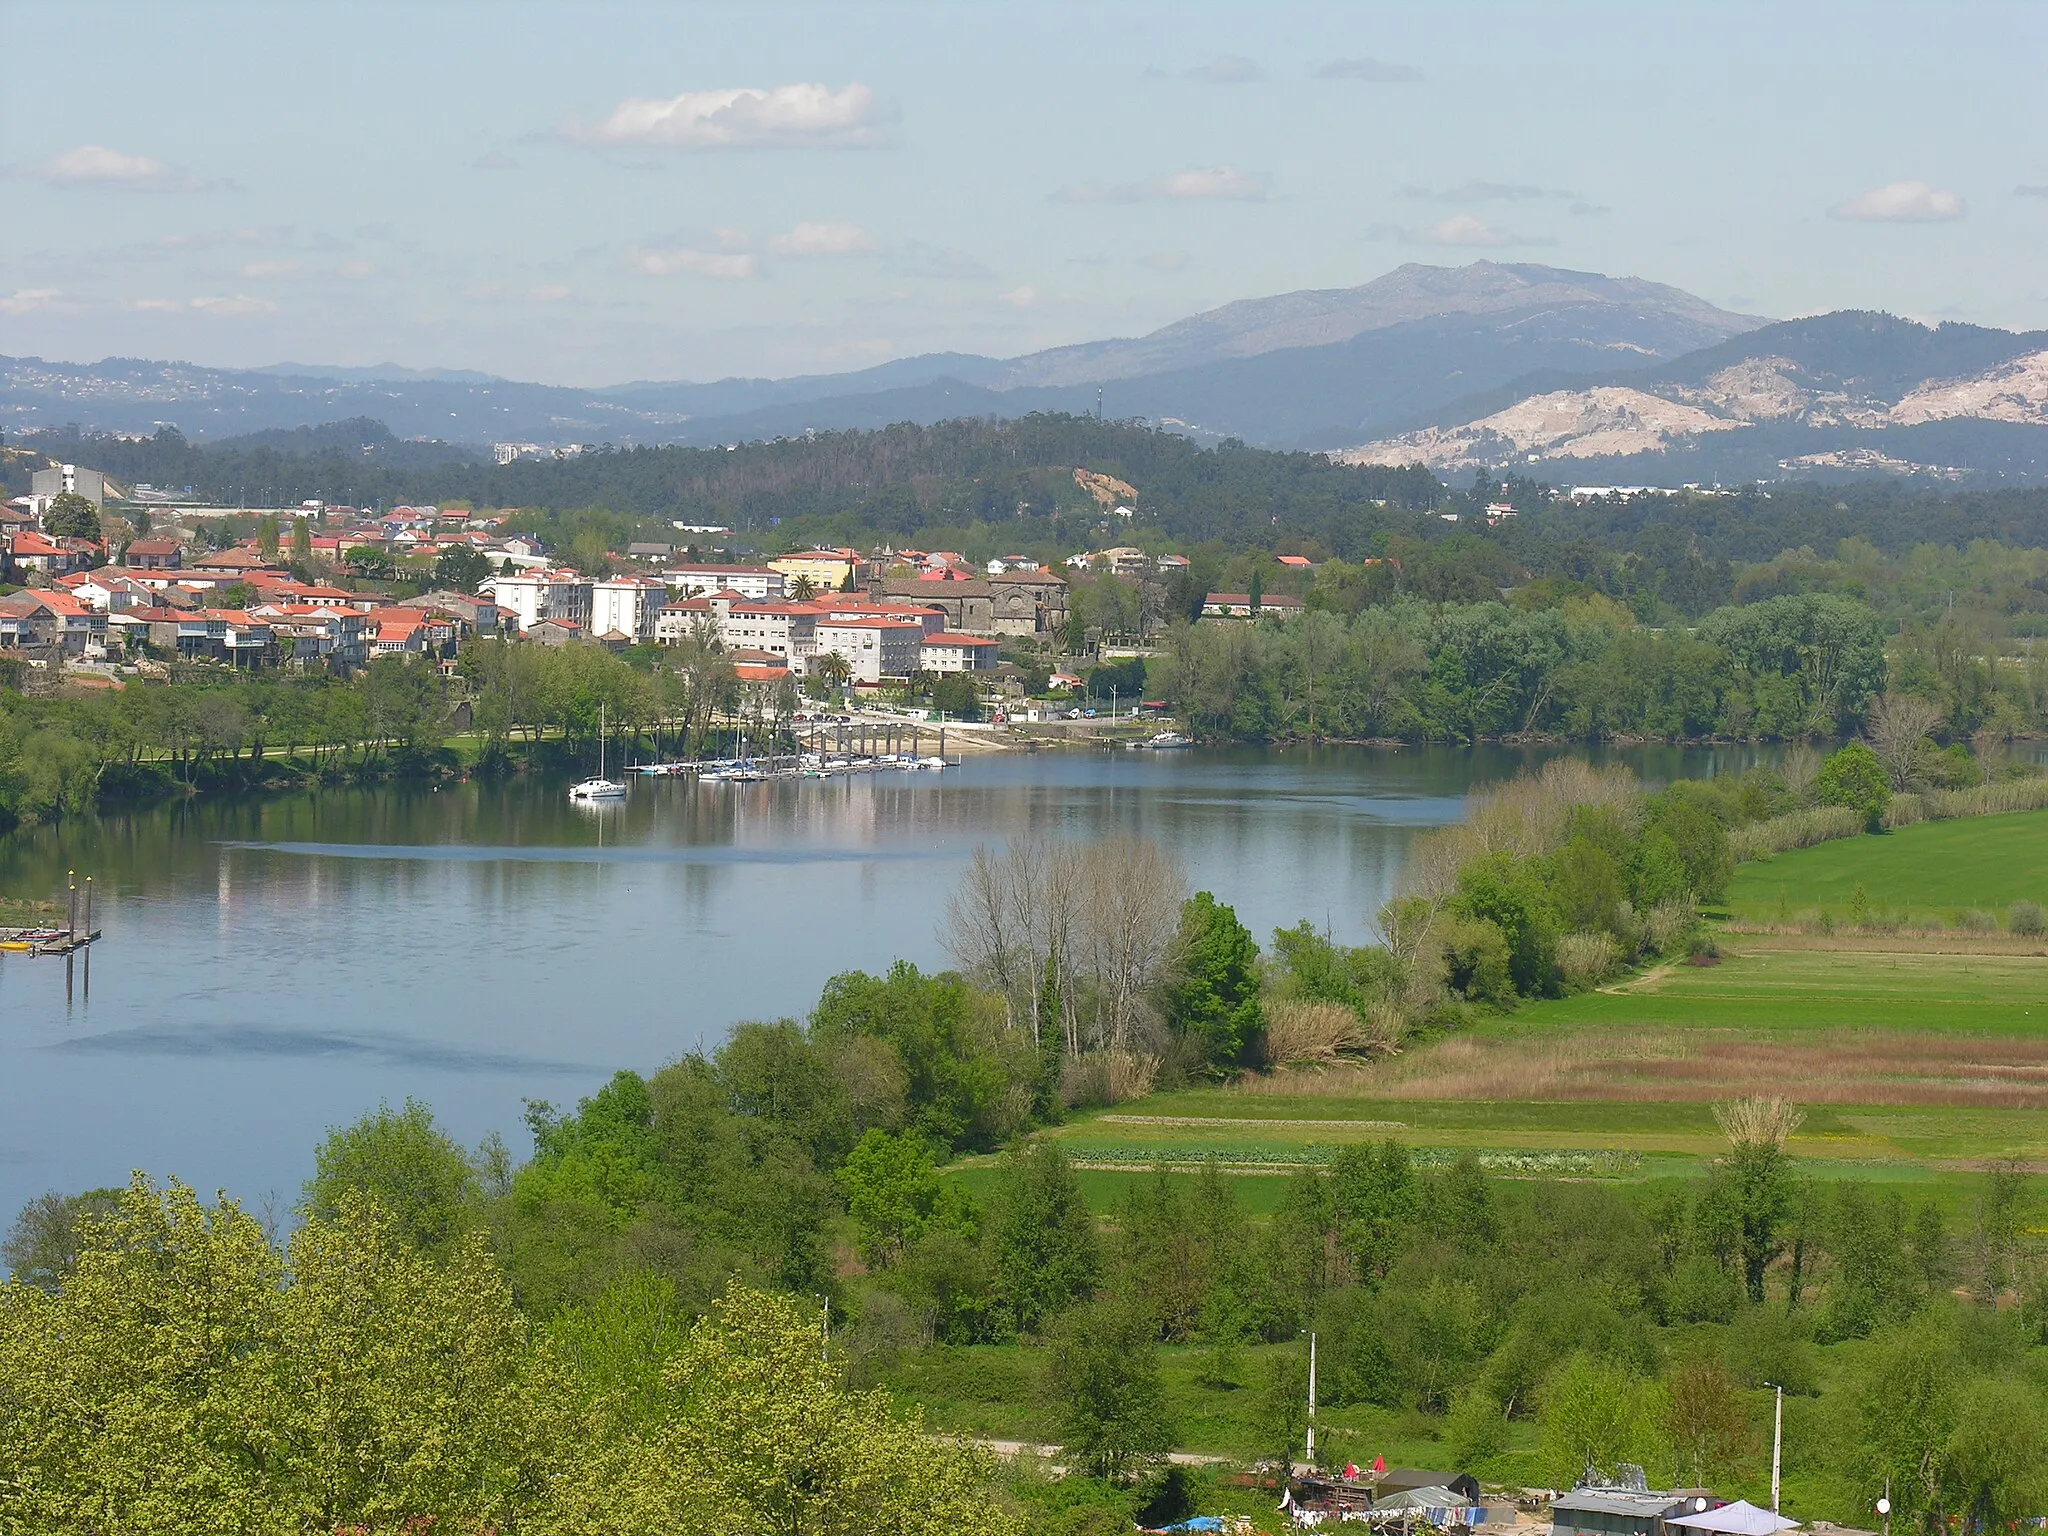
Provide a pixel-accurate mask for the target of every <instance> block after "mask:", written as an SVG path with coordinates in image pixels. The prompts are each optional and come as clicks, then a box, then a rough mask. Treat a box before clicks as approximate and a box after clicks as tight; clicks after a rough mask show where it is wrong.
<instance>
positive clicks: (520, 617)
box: [483, 567, 594, 635]
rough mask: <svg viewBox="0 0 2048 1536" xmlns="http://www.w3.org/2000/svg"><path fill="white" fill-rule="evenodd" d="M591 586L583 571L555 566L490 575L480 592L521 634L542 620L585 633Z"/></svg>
mask: <svg viewBox="0 0 2048 1536" xmlns="http://www.w3.org/2000/svg"><path fill="white" fill-rule="evenodd" d="M593 585H594V583H593V582H592V581H591V580H590V578H589V577H588V576H585V575H584V574H583V573H582V572H580V571H572V570H568V569H566V568H559V567H558V568H552V569H546V570H536V571H519V572H515V573H514V574H512V575H509V576H493V577H491V579H490V580H488V581H486V582H485V583H484V584H483V590H484V591H485V592H487V593H488V594H489V595H490V598H491V601H492V602H494V603H496V604H497V605H498V608H499V610H500V616H501V618H505V619H510V620H511V622H512V624H513V625H514V626H515V627H516V628H517V629H518V631H519V632H520V633H521V634H522V635H523V634H525V633H526V632H527V631H528V630H529V629H531V628H533V626H534V625H536V624H538V623H539V622H540V621H541V620H542V619H553V620H556V621H557V622H559V623H564V624H574V625H576V626H577V627H578V628H579V629H585V630H587V629H588V628H589V627H590V598H591V588H592V586H593Z"/></svg>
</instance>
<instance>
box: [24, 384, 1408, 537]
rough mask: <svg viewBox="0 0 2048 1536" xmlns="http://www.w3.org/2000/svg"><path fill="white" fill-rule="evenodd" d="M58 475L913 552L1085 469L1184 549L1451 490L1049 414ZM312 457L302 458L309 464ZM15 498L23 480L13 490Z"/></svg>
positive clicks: (1354, 517)
mask: <svg viewBox="0 0 2048 1536" xmlns="http://www.w3.org/2000/svg"><path fill="white" fill-rule="evenodd" d="M18 441H19V442H20V443H21V444H22V445H24V446H27V447H31V448H33V449H35V450H36V451H37V452H39V453H42V454H47V455H49V456H50V457H52V458H61V459H64V460H65V461H67V462H74V463H80V464H87V465H90V466H92V467H93V468H97V469H104V470H106V471H108V472H110V473H112V474H113V475H114V476H115V477H116V478H118V479H123V480H128V481H141V482H144V483H147V484H151V485H158V486H172V487H179V488H182V487H184V486H188V485H189V486H191V487H192V488H193V490H194V491H195V492H196V493H197V494H199V495H202V496H205V497H208V498H210V499H212V500H215V501H220V502H223V503H226V504H229V505H234V504H238V503H239V504H247V505H257V504H265V503H267V504H276V503H278V502H286V503H289V502H297V501H302V500H305V499H308V498H313V497H317V498H319V499H321V500H324V501H330V502H342V503H347V504H352V505H366V506H367V505H381V506H386V507H389V506H393V505H396V504H398V503H401V502H413V503H421V502H434V503H440V502H447V501H467V502H469V503H471V504H473V505H476V506H480V507H521V508H527V509H532V510H537V511H542V512H567V511H573V510H578V509H582V508H591V507H596V508H603V509H605V510H607V511H611V512H617V513H623V514H626V515H628V516H633V517H646V518H656V517H658V518H664V519H677V520H681V521H688V522H705V523H717V524H722V525H725V526H729V527H733V528H737V529H748V528H751V529H753V530H755V531H756V532H762V531H765V530H766V529H768V528H770V527H771V526H773V525H774V524H775V523H776V522H777V521H778V520H779V521H781V522H789V521H791V520H794V519H799V518H804V519H829V518H841V519H844V521H845V523H846V525H847V526H849V527H858V528H861V529H866V530H870V531H872V532H875V533H879V534H883V535H887V536H893V537H908V536H911V535H915V534H916V533H917V532H918V531H919V530H920V529H923V528H930V527H945V528H958V527H962V526H965V525H968V524H972V523H987V524H1004V523H1010V522H1014V521H1016V520H1018V519H1020V518H1023V519H1057V518H1060V517H1062V516H1080V515H1085V516H1087V517H1089V518H1090V519H1091V520H1092V518H1093V517H1094V516H1096V515H1098V514H1099V510H1100V509H1099V508H1098V507H1097V505H1096V502H1095V501H1094V499H1093V498H1092V497H1091V496H1090V495H1089V493H1088V492H1087V491H1085V490H1083V489H1082V488H1081V487H1080V486H1079V485H1077V484H1076V482H1075V479H1074V471H1075V469H1077V468H1085V469H1087V470H1090V471H1092V472H1095V473H1098V474H1103V475H1107V476H1110V477H1112V478H1114V479H1116V480H1119V481H1123V482H1125V483H1126V484H1128V485H1131V486H1134V487H1136V488H1137V495H1136V497H1135V498H1134V502H1135V507H1136V511H1137V512H1138V514H1139V516H1140V517H1141V518H1142V520H1143V521H1144V522H1145V523H1146V524H1147V525H1150V526H1153V527H1156V528H1159V529H1161V530H1162V531H1164V532H1165V533H1167V534H1168V535H1170V536H1171V537H1174V538H1177V539H1182V540H1188V541H1200V540H1205V539H1220V540H1224V541H1226V542H1229V543H1232V544H1236V543H1240V542H1242V541H1243V540H1244V539H1245V537H1246V535H1247V533H1248V532H1249V533H1252V534H1255V535H1261V536H1263V538H1264V539H1266V540H1270V538H1271V537H1272V536H1273V534H1274V533H1275V531H1276V530H1284V531H1286V532H1289V533H1292V534H1294V535H1296V536H1300V537H1311V538H1316V539H1319V540H1321V541H1322V542H1324V543H1326V544H1328V545H1329V546H1330V547H1331V548H1332V549H1333V550H1336V551H1337V552H1340V553H1356V552H1358V551H1359V550H1360V549H1362V548H1363V541H1364V540H1365V539H1368V538H1369V537H1370V536H1371V535H1372V534H1373V533H1374V532H1377V531H1379V530H1380V529H1381V528H1383V527H1385V526H1387V525H1388V524H1389V523H1390V522H1392V523H1398V524H1399V525H1401V526H1404V527H1405V526H1408V525H1409V524H1411V523H1412V522H1413V514H1414V513H1416V512H1418V511H1421V510H1423V509H1426V508H1428V507H1430V506H1432V505H1434V504H1435V503H1436V502H1437V500H1438V499H1439V498H1440V497H1441V496H1442V495H1443V494H1444V488H1443V486H1442V485H1441V484H1440V483H1439V482H1438V481H1437V480H1436V478H1435V477H1434V476H1432V475H1431V474H1429V473H1428V472H1427V471H1425V470H1412V469H1380V468H1372V469H1359V468H1354V467H1350V466H1345V465H1339V464H1333V463H1332V462H1330V461H1329V460H1328V459H1326V458H1324V457H1323V456H1321V455H1320V454H1311V453H1273V452H1267V451H1264V450H1260V449H1252V448H1244V447H1241V446H1238V445H1235V444H1225V445H1224V446H1222V447H1219V448H1208V449H1205V448H1201V447H1198V446H1197V445H1196V444H1194V443H1192V442H1190V441H1189V440H1188V439H1186V438H1184V437H1179V436H1176V435H1174V434H1172V433H1169V432H1162V431H1155V430H1153V429H1151V428H1148V427H1144V426H1139V425H1135V424H1132V423H1128V422H1116V421H1099V420H1096V419H1094V418H1092V417H1087V416H1068V415H1037V416H1027V417H1023V418H1020V419H1017V420H1013V421H993V420H985V419H966V420H957V421H947V422H941V423H939V424H938V425H936V426H929V427H921V426H912V425H908V424H901V425H897V426H892V427H886V428H884V429H882V430H880V431H874V432H836V433H820V434H818V435H816V436H815V437H808V438H792V439H786V440H782V441H776V442H764V443H747V444H742V445H740V446H738V447H736V448H731V449H724V448H676V447H664V448H627V449H618V450H613V449H607V448H601V449H599V450H598V451H596V452H592V453H585V454H583V455H581V456H579V457H576V458H572V459H562V460H547V461H540V462H533V461H522V462H517V463H513V464H505V465H498V464H489V463H480V462H478V461H477V459H476V458H475V457H474V456H473V455H471V454H469V453H468V452H466V451H465V450H461V449H457V448H452V447H450V448H446V449H445V450H443V451H441V452H440V453H438V454H436V453H434V452H433V451H431V446H430V445H425V444H418V443H403V442H399V441H397V440H396V439H394V438H393V437H392V436H391V434H390V433H389V432H388V431H387V430H385V428H384V427H383V426H382V424H381V423H378V422H374V421H369V420H364V419H357V420H355V421H352V422H345V423H336V424H332V425H329V426H324V427H321V428H318V429H314V430H309V431H308V432H306V433H305V434H304V436H303V438H302V439H301V438H300V437H299V436H298V435H297V434H264V435H263V439H262V440H261V441H257V440H252V439H230V440H228V441H226V442H223V443H220V444H218V445H215V446H211V447H206V448H199V447H195V446H194V445H193V444H191V443H189V442H188V441H186V440H185V439H184V438H183V437H181V436H180V435H178V433H176V432H175V431H172V430H168V429H166V430H162V431H159V432H158V433H157V435H156V436H155V437H153V438H150V439H146V440H142V441H124V440H120V439H115V438H98V437H80V436H78V435H77V434H57V433H38V434H28V435H24V436H23V437H21V438H20V439H19V440H18ZM302 444H303V446H302ZM12 474H13V476H14V478H16V479H19V478H21V476H22V471H21V470H20V469H19V468H16V469H14V470H13V471H12Z"/></svg>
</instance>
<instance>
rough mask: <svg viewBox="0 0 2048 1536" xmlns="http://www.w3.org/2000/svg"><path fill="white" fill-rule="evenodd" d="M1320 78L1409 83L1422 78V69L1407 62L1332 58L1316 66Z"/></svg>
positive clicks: (1374, 82) (1380, 83)
mask: <svg viewBox="0 0 2048 1536" xmlns="http://www.w3.org/2000/svg"><path fill="white" fill-rule="evenodd" d="M1316 78H1317V79H1318V80H1359V81H1363V82H1364V83H1365V84H1367V85H1409V84H1412V83H1413V82H1415V81H1417V80H1420V79H1421V78H1422V71H1421V70H1419V69H1416V68H1414V67H1413V66H1411V65H1407V64H1388V63H1386V62H1385V61H1383V60H1380V59H1332V60H1330V62H1329V63H1327V64H1322V65H1319V66H1317V68H1316Z"/></svg>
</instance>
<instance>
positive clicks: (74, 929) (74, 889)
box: [64, 869, 78, 944]
mask: <svg viewBox="0 0 2048 1536" xmlns="http://www.w3.org/2000/svg"><path fill="white" fill-rule="evenodd" d="M64 877H65V879H67V880H68V881H69V882H70V883H71V891H70V895H69V897H68V899H67V900H66V903H65V911H64V929H65V932H66V934H67V935H68V936H69V942H70V943H73V944H76V943H77V942H78V871H77V870H75V869H71V870H66V871H65V872H64Z"/></svg>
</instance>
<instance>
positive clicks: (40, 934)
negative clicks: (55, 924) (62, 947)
mask: <svg viewBox="0 0 2048 1536" xmlns="http://www.w3.org/2000/svg"><path fill="white" fill-rule="evenodd" d="M69 937H70V934H69V932H68V931H67V930H66V929H63V928H11V929H7V930H5V931H4V932H0V949H4V950H12V951H15V952H17V953H25V954H34V953H35V952H36V951H37V950H39V949H41V948H43V947H44V946H45V945H49V944H57V943H61V942H62V941H63V940H65V939H67V938H69Z"/></svg>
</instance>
